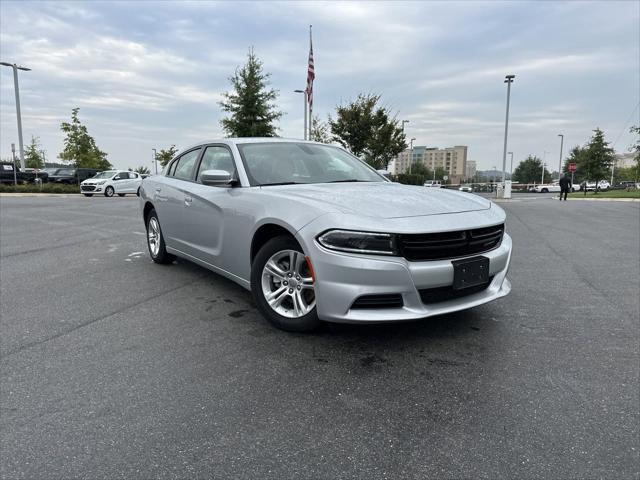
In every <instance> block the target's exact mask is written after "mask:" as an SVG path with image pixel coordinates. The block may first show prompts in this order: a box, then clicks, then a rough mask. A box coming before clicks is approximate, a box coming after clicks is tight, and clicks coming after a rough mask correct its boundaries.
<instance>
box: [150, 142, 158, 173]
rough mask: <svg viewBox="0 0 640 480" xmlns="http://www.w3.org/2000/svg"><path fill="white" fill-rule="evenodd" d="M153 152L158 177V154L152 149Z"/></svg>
mask: <svg viewBox="0 0 640 480" xmlns="http://www.w3.org/2000/svg"><path fill="white" fill-rule="evenodd" d="M151 151H152V152H153V164H154V165H155V167H156V175H157V174H158V154H157V153H156V149H155V148H152V149H151Z"/></svg>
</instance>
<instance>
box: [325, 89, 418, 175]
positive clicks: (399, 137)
mask: <svg viewBox="0 0 640 480" xmlns="http://www.w3.org/2000/svg"><path fill="white" fill-rule="evenodd" d="M379 100H380V95H362V94H360V95H358V98H357V99H356V100H355V101H354V102H351V103H350V104H348V105H345V106H342V105H341V106H338V107H336V119H335V120H333V119H332V118H331V117H329V125H330V127H331V133H332V134H333V138H334V140H336V141H337V142H339V143H340V144H341V145H342V146H343V147H345V148H347V149H348V150H350V151H351V153H353V154H354V155H356V156H358V157H362V158H363V159H364V160H365V161H366V162H367V163H368V164H369V165H371V166H372V167H373V168H376V169H381V168H386V166H387V165H388V164H389V162H390V161H391V160H392V159H393V158H395V157H397V156H398V154H399V153H400V152H402V151H403V150H405V149H406V148H407V143H406V137H405V134H404V132H403V131H402V128H401V127H400V126H399V122H398V120H397V118H395V117H393V118H392V117H391V115H390V112H389V110H388V109H387V108H385V107H378V106H377V103H378V101H379Z"/></svg>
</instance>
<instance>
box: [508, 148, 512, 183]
mask: <svg viewBox="0 0 640 480" xmlns="http://www.w3.org/2000/svg"><path fill="white" fill-rule="evenodd" d="M507 153H508V154H509V155H511V168H509V179H510V180H511V181H513V152H507Z"/></svg>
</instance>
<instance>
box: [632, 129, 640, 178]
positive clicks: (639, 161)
mask: <svg viewBox="0 0 640 480" xmlns="http://www.w3.org/2000/svg"><path fill="white" fill-rule="evenodd" d="M629 132H630V133H635V134H636V141H635V143H634V144H633V145H631V147H629V151H631V152H635V154H636V156H635V157H634V159H635V161H636V166H635V169H636V178H635V180H636V182H637V181H638V179H640V126H635V125H634V126H633V127H631V128H630V129H629Z"/></svg>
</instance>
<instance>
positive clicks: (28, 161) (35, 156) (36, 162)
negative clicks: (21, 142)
mask: <svg viewBox="0 0 640 480" xmlns="http://www.w3.org/2000/svg"><path fill="white" fill-rule="evenodd" d="M24 163H25V165H26V166H27V168H42V167H43V166H44V162H43V160H42V153H41V151H40V139H39V138H38V137H34V136H33V135H32V136H31V144H30V145H29V146H28V147H27V148H26V150H25V151H24Z"/></svg>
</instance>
